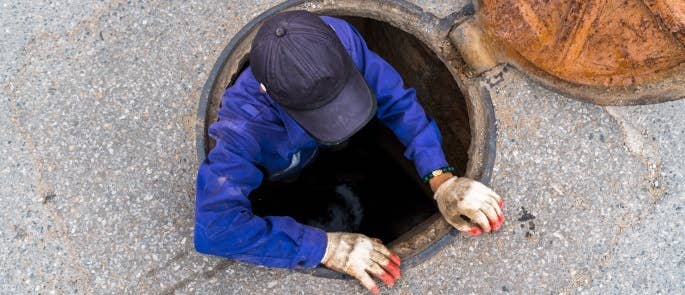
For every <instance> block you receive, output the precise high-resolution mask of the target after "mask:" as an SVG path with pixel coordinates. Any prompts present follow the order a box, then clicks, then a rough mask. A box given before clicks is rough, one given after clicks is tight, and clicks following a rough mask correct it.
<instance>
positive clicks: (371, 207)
mask: <svg viewBox="0 0 685 295" xmlns="http://www.w3.org/2000/svg"><path fill="white" fill-rule="evenodd" d="M344 18H345V19H346V20H347V21H349V22H350V23H352V24H353V25H354V26H355V27H356V28H357V29H358V30H359V31H360V33H361V34H362V35H363V36H364V39H365V40H366V42H367V44H368V46H369V47H370V48H371V49H372V50H374V51H375V52H377V53H378V54H379V55H380V56H381V57H383V58H384V59H385V60H386V61H388V62H389V63H390V64H392V65H393V66H394V67H395V69H396V70H397V71H398V72H399V73H400V75H401V76H402V78H403V79H404V82H405V86H406V87H413V88H415V89H416V91H417V96H418V98H419V100H420V102H421V104H422V106H423V107H424V109H425V110H426V112H427V113H428V114H429V115H430V116H431V117H432V118H434V119H435V120H436V122H437V123H438V125H439V126H440V129H441V132H442V135H443V148H444V150H445V152H446V155H447V158H448V161H449V162H450V163H451V164H453V165H456V168H457V173H458V174H460V175H463V173H464V171H465V169H466V163H467V160H468V155H467V150H468V147H469V144H470V138H471V134H470V129H469V120H468V114H467V110H466V104H465V101H464V98H463V96H462V94H461V91H460V90H459V88H458V86H457V84H456V82H455V81H454V79H453V77H452V76H451V74H450V72H449V71H448V69H447V68H446V67H445V65H444V64H443V63H442V62H441V61H440V60H439V59H438V57H437V56H436V55H435V54H434V53H433V52H432V51H431V50H430V49H429V48H428V47H427V46H425V45H424V44H423V43H422V42H421V41H419V40H418V39H416V38H415V37H414V36H412V35H410V34H408V33H406V32H404V31H402V30H399V29H397V28H395V27H393V26H391V25H389V24H387V23H384V22H380V21H376V20H372V19H368V18H361V17H344ZM403 153H404V147H403V146H402V145H401V143H399V141H398V140H397V139H396V138H395V137H394V135H393V134H392V133H391V132H390V130H389V129H387V128H386V127H385V126H383V124H382V123H381V122H379V121H377V120H376V121H372V122H371V123H370V124H369V125H367V126H366V127H365V128H364V129H363V130H362V131H361V132H359V133H358V134H356V135H355V136H354V137H352V139H351V140H350V142H349V143H348V144H347V146H345V147H344V148H341V149H337V150H326V149H322V150H321V151H320V153H319V154H318V156H317V158H316V159H315V160H314V161H313V162H312V164H311V165H310V166H308V167H306V168H305V169H304V170H303V171H302V173H301V174H300V175H299V177H297V178H296V179H290V180H288V181H279V182H269V181H265V182H264V183H263V184H262V186H261V187H260V188H258V189H257V190H255V191H254V192H252V194H251V195H250V200H251V201H252V208H253V212H254V213H255V214H257V215H260V216H291V217H293V218H295V219H296V220H298V221H299V222H302V223H304V224H309V225H312V226H316V227H320V228H323V229H325V230H327V231H350V232H359V233H363V234H366V235H368V236H371V237H376V238H380V239H381V240H383V241H385V242H391V241H393V240H395V239H397V238H398V237H400V236H401V235H402V234H404V233H406V232H407V231H409V230H411V229H412V228H414V227H415V226H417V225H418V224H420V223H421V222H423V221H424V220H426V219H428V218H429V217H431V216H433V215H434V214H435V213H436V212H437V208H436V206H435V203H434V202H433V200H432V195H431V192H430V190H429V189H428V187H427V186H426V185H425V184H422V183H421V181H420V179H419V178H418V175H416V171H415V169H414V166H413V163H411V162H410V161H408V160H407V159H406V158H404V156H403Z"/></svg>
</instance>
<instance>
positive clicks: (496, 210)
mask: <svg viewBox="0 0 685 295" xmlns="http://www.w3.org/2000/svg"><path fill="white" fill-rule="evenodd" d="M433 198H435V200H436V201H437V202H438V209H440V213H442V216H444V217H445V219H446V220H447V222H449V224H451V225H452V226H454V227H455V228H456V229H458V230H460V231H462V232H465V233H468V234H470V235H472V236H477V235H480V234H481V233H482V232H490V231H491V230H498V229H499V228H500V226H501V225H502V223H503V222H504V213H503V212H502V208H503V207H504V201H502V198H501V197H500V196H499V195H498V194H496V193H495V192H494V191H492V190H491V189H490V188H489V187H487V186H485V185H484V184H482V183H480V182H478V181H475V180H473V179H469V178H465V177H456V176H454V177H452V178H450V179H448V180H446V181H445V182H443V183H442V184H440V186H439V187H438V189H437V190H436V191H435V194H434V195H433ZM464 216H465V217H466V218H468V221H467V220H466V219H464Z"/></svg>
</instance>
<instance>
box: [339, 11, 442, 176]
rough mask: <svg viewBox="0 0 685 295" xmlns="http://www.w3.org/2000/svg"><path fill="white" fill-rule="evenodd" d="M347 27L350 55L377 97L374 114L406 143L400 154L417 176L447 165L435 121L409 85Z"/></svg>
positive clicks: (354, 30)
mask: <svg viewBox="0 0 685 295" xmlns="http://www.w3.org/2000/svg"><path fill="white" fill-rule="evenodd" d="M348 26H349V28H350V30H351V34H350V35H351V43H352V48H351V50H352V52H351V56H352V58H353V60H354V61H355V62H356V64H357V67H358V68H359V69H360V71H361V73H362V74H363V75H364V78H365V79H366V82H367V83H368V85H369V87H370V88H371V90H372V91H373V92H374V93H375V94H376V98H377V99H378V112H377V114H376V115H377V117H378V118H379V119H380V120H381V121H382V122H383V123H384V125H385V126H387V127H388V128H390V129H391V130H392V131H393V132H394V133H395V135H396V136H397V138H398V139H399V140H400V142H401V143H402V144H403V145H404V146H405V147H406V151H405V153H404V156H405V157H407V158H408V159H409V160H412V161H413V162H414V166H415V167H416V171H417V172H418V174H419V177H423V176H425V175H426V174H428V173H430V172H431V171H433V170H435V169H438V168H441V167H445V166H447V161H446V160H445V154H444V153H443V150H442V146H441V144H442V136H441V135H440V130H439V129H438V125H437V124H436V123H435V121H434V120H433V119H431V118H429V117H428V116H427V115H426V113H425V112H424V110H423V108H422V107H421V104H419V102H418V100H417V98H416V91H415V90H414V89H413V88H405V87H404V83H403V81H402V77H401V76H400V75H399V73H398V72H397V71H396V70H395V69H394V68H393V67H392V66H391V65H390V64H389V63H388V62H386V61H385V60H383V58H381V57H380V56H378V54H376V53H375V52H373V51H371V50H370V49H369V48H368V47H367V45H366V42H365V41H364V39H363V38H362V36H361V35H360V34H359V32H358V31H357V30H356V29H355V28H354V27H352V26H351V25H349V24H348Z"/></svg>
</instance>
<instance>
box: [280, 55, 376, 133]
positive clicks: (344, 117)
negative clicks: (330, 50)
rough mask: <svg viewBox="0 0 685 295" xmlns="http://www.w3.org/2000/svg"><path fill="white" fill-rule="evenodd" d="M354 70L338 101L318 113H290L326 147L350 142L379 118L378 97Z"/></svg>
mask: <svg viewBox="0 0 685 295" xmlns="http://www.w3.org/2000/svg"><path fill="white" fill-rule="evenodd" d="M352 66H353V67H354V68H353V69H352V71H351V72H352V73H351V74H350V75H349V77H348V81H347V83H346V84H345V86H344V87H343V89H342V91H340V93H339V94H338V97H336V98H334V99H333V100H331V101H330V102H329V103H327V104H326V105H324V106H322V107H320V108H318V109H315V110H306V111H302V110H288V113H289V114H290V115H291V116H292V117H293V118H294V119H295V121H297V122H298V123H299V124H300V126H302V128H304V129H305V130H307V132H309V134H311V135H312V136H313V137H314V138H316V139H317V140H318V141H319V142H321V143H323V144H337V143H340V142H343V141H345V140H347V139H348V138H349V137H350V136H352V135H354V134H355V133H357V131H359V130H360V129H361V128H362V127H364V125H366V123H368V122H369V121H370V120H371V119H372V118H373V117H374V115H375V114H376V105H377V103H376V97H375V96H374V95H373V92H371V89H369V86H368V85H367V84H366V80H364V77H363V76H362V75H361V74H360V73H359V71H358V70H357V68H356V67H355V66H354V65H352Z"/></svg>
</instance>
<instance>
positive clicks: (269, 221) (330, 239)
mask: <svg viewBox="0 0 685 295" xmlns="http://www.w3.org/2000/svg"><path fill="white" fill-rule="evenodd" d="M250 64H251V66H250V67H248V68H247V69H245V70H244V71H243V72H242V73H241V74H240V76H239V77H238V79H237V80H236V82H235V84H234V85H233V86H231V87H230V88H228V89H227V90H226V92H225V93H224V95H223V98H222V102H221V103H222V104H221V109H220V110H219V114H218V115H219V120H218V121H217V122H216V123H214V124H212V126H211V127H210V128H209V134H210V135H211V136H212V137H213V138H214V139H215V140H216V146H215V147H214V149H212V151H211V152H210V153H209V155H208V156H207V159H206V160H205V161H204V162H203V163H202V165H201V166H200V168H199V172H198V178H197V200H196V208H195V210H196V211H195V248H196V249H197V251H199V252H202V253H206V254H212V255H217V256H222V257H226V258H230V259H235V260H238V261H243V262H248V263H252V264H257V265H263V266H268V267H281V268H311V267H315V266H317V265H319V264H322V265H323V266H325V267H328V268H330V269H333V270H336V271H340V272H344V273H347V274H349V275H351V276H353V277H355V278H356V279H358V280H359V281H361V283H362V285H363V286H364V287H366V288H367V289H369V290H370V291H372V292H373V293H378V291H379V288H378V285H377V284H376V282H375V281H374V280H373V279H372V277H375V278H377V279H379V280H381V281H383V282H384V283H386V284H387V285H389V286H391V285H393V284H394V283H395V281H396V280H397V279H399V277H400V263H401V262H400V258H399V257H398V256H397V255H395V254H394V253H392V252H390V251H389V250H388V249H387V248H386V247H385V246H384V245H383V244H382V243H381V242H380V241H379V240H376V239H372V238H369V237H367V236H364V235H361V234H356V233H326V232H324V231H323V230H321V229H318V228H314V227H311V226H307V225H303V224H300V223H298V222H297V221H295V220H294V219H292V218H290V217H284V216H255V215H253V214H252V208H251V205H250V201H249V200H248V195H249V194H250V192H251V191H253V190H254V189H255V188H257V187H258V186H259V185H260V184H261V182H262V180H263V178H264V177H265V176H266V177H267V178H268V179H269V180H275V179H282V178H284V177H288V176H291V175H296V174H297V173H299V171H300V170H301V169H302V168H303V167H304V166H306V165H307V164H309V163H310V162H311V161H312V160H313V159H314V158H315V155H316V153H317V150H318V149H319V148H320V147H322V146H334V145H338V144H340V143H343V142H345V141H346V140H347V139H348V138H350V137H351V136H352V135H354V134H355V133H356V132H357V131H359V130H360V129H361V128H362V127H364V125H366V123H367V122H369V121H370V120H371V119H372V118H373V117H374V115H375V116H376V117H378V119H380V121H381V122H383V124H384V125H385V126H387V127H388V128H390V129H391V130H392V131H393V132H394V133H395V135H396V136H397V138H398V139H399V140H400V142H401V143H402V144H403V145H404V146H405V147H406V152H405V156H406V157H407V158H408V159H410V160H412V161H413V162H414V164H415V167H416V170H417V172H418V173H419V175H420V176H422V177H423V178H424V180H425V181H426V182H428V183H429V184H430V186H431V189H433V191H434V192H435V194H434V197H435V199H436V201H437V204H438V208H439V210H440V212H441V213H442V214H443V216H444V217H445V219H446V220H447V221H448V222H449V223H450V224H452V225H453V226H454V227H455V228H457V229H458V230H460V231H462V232H466V233H469V234H471V235H478V234H480V233H481V232H490V231H491V230H497V229H498V228H499V227H500V226H501V224H502V222H503V221H504V215H503V213H502V209H501V208H502V206H503V203H502V199H501V198H500V197H499V196H498V195H497V194H496V193H494V192H493V191H492V190H490V189H489V188H487V187H486V186H485V185H483V184H481V183H479V182H477V181H474V180H471V179H468V178H464V177H456V176H453V175H452V173H451V172H452V171H453V170H454V169H453V168H452V167H451V166H449V165H448V164H447V161H446V160H445V155H444V153H443V151H442V148H441V140H442V139H441V136H440V131H439V130H438V127H437V125H436V123H435V122H434V121H433V120H432V119H430V118H429V117H427V116H426V114H425V112H424V111H423V108H422V107H421V105H420V104H419V103H418V101H417V98H416V93H415V91H414V89H411V88H404V85H403V82H402V79H401V77H400V75H399V74H398V73H397V72H396V71H395V69H393V67H392V66H390V64H388V63H387V62H386V61H384V60H383V59H382V58H380V57H379V56H378V55H377V54H376V53H374V52H372V51H371V50H369V48H367V46H366V42H365V41H364V39H362V37H361V36H360V35H359V33H358V32H357V31H356V30H355V29H354V28H353V27H352V26H351V25H350V24H349V23H347V22H345V21H343V20H341V19H336V18H332V17H326V16H322V17H319V16H316V15H314V14H311V13H309V12H306V11H289V12H284V13H280V14H276V15H274V16H272V17H270V18H269V19H267V20H266V21H265V23H264V24H263V26H262V27H261V28H260V29H259V31H258V32H257V35H256V36H255V39H254V41H253V44H252V50H251V52H250ZM283 197H287V196H283ZM390 205H391V204H390ZM388 209H389V210H391V209H392V208H388ZM463 216H465V217H468V219H463V218H462V217H463Z"/></svg>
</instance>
